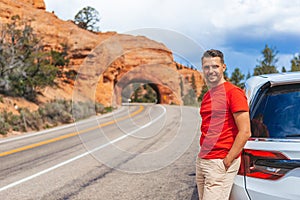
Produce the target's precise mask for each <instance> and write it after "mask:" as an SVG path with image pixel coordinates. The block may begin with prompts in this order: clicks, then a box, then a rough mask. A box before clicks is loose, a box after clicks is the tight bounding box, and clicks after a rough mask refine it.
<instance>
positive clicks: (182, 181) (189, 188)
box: [0, 105, 200, 200]
mask: <svg viewBox="0 0 300 200" xmlns="http://www.w3.org/2000/svg"><path fill="white" fill-rule="evenodd" d="M198 110H199V109H197V108H192V107H180V106H166V105H129V106H123V107H121V108H120V109H119V110H117V111H114V112H113V113H110V114H106V115H103V116H97V117H92V118H90V119H86V120H83V121H80V122H77V123H74V124H70V125H66V126H62V127H58V128H54V129H51V130H50V129H49V130H46V131H42V132H38V133H31V134H26V135H23V136H20V137H14V138H8V139H1V140H0V163H1V164H0V199H1V200H6V199H9V200H11V199H22V200H24V199H47V200H48V199H50V200H51V199H100V200H102V199H103V200H115V199H116V200H118V199H122V200H132V199H138V200H141V199H150V200H152V199H159V200H165V199H166V200H170V199H178V200H185V199H189V200H190V199H197V194H196V186H195V181H194V179H195V164H194V163H195V158H196V154H197V151H198V137H199V125H200V118H199V114H198Z"/></svg>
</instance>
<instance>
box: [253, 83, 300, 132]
mask: <svg viewBox="0 0 300 200" xmlns="http://www.w3.org/2000/svg"><path fill="white" fill-rule="evenodd" d="M254 106H255V109H254V110H253V111H254V115H252V119H251V130H252V136H253V137H267V138H300V84H293V85H284V86H276V87H272V88H269V89H268V90H267V91H266V92H265V93H263V94H262V95H261V97H260V98H259V99H258V101H256V105H254Z"/></svg>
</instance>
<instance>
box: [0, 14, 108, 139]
mask: <svg viewBox="0 0 300 200" xmlns="http://www.w3.org/2000/svg"><path fill="white" fill-rule="evenodd" d="M0 34H1V38H0V94H2V95H1V99H0V101H1V102H3V96H10V97H21V98H24V99H26V100H28V101H31V102H34V103H36V104H38V105H39V109H38V110H37V111H35V112H31V111H30V110H29V109H28V108H22V107H21V108H18V114H13V113H12V112H7V111H4V112H2V113H0V134H1V135H6V134H7V133H9V132H11V131H17V132H27V131H36V130H42V129H46V128H50V127H54V126H57V125H60V124H66V123H70V122H73V121H74V120H75V119H76V120H79V119H84V118H87V117H89V116H92V115H95V114H99V113H100V114H103V113H106V112H110V111H112V108H111V107H108V108H106V107H104V106H103V105H102V104H99V103H93V102H72V101H69V100H54V101H51V102H48V103H46V104H40V102H38V99H37V96H38V95H39V94H41V92H40V91H41V89H43V88H45V87H47V86H55V85H56V81H55V80H56V78H59V79H61V80H63V81H64V82H69V83H70V82H71V81H74V80H75V78H76V76H77V73H76V71H74V70H68V69H67V68H66V67H67V66H68V64H69V58H68V45H67V44H61V48H60V49H61V50H60V51H57V50H54V49H51V50H50V51H49V50H48V51H47V50H45V46H43V44H42V42H41V39H40V38H38V37H37V36H36V35H35V34H34V33H33V29H32V27H31V26H30V22H28V21H24V20H22V19H21V18H20V17H19V16H13V17H12V18H11V22H10V23H7V24H4V25H2V26H1V27H0Z"/></svg>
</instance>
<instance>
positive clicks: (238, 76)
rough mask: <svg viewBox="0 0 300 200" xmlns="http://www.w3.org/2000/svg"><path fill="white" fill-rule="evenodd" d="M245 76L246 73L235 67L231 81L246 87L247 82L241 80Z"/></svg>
mask: <svg viewBox="0 0 300 200" xmlns="http://www.w3.org/2000/svg"><path fill="white" fill-rule="evenodd" d="M244 78H245V75H244V74H242V72H241V71H240V69H239V68H235V69H234V72H232V74H231V78H230V82H232V83H233V84H234V85H236V86H238V87H240V88H244V85H245V83H243V82H241V81H242V80H243V79H244Z"/></svg>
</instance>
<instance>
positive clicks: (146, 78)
mask: <svg viewBox="0 0 300 200" xmlns="http://www.w3.org/2000/svg"><path fill="white" fill-rule="evenodd" d="M14 15H19V16H20V17H21V19H24V20H28V21H30V23H31V26H32V27H33V29H34V32H35V33H36V34H37V35H38V36H39V37H41V38H42V42H43V43H44V45H45V46H46V48H47V49H55V50H60V48H61V44H67V46H68V47H69V58H70V65H69V69H74V70H76V71H78V72H79V76H78V80H76V82H75V85H74V86H73V85H66V84H64V85H62V83H61V82H59V83H60V84H61V85H60V86H61V87H60V88H58V89H56V95H55V97H53V93H55V92H53V88H46V89H45V90H44V97H46V98H59V97H63V98H68V97H69V98H72V97H73V99H74V97H75V100H76V99H78V100H81V99H84V98H90V99H94V100H96V101H98V102H101V103H103V104H104V105H106V106H108V105H112V104H116V105H118V104H120V103H121V101H122V96H121V93H122V89H123V88H124V87H126V85H128V84H131V83H134V82H144V83H151V84H152V85H153V87H155V90H156V91H157V92H158V93H159V97H160V99H159V100H160V102H161V103H175V104H181V103H182V100H181V94H182V92H181V87H180V80H181V77H182V76H183V77H184V80H186V79H188V80H189V81H186V82H185V85H186V86H187V87H190V84H191V81H190V80H191V78H190V77H191V76H192V75H191V74H195V75H194V76H195V78H196V85H197V93H198V94H200V92H201V87H202V84H203V81H202V78H201V75H200V73H199V72H197V71H195V70H191V69H188V68H184V69H181V70H178V69H177V68H176V63H175V62H174V60H173V56H172V52H171V51H170V50H169V49H167V48H166V46H165V45H163V44H161V43H158V42H155V41H153V40H150V39H148V38H146V37H142V36H131V35H122V34H117V33H116V32H107V33H92V32H89V31H86V30H83V29H80V28H78V27H77V26H76V25H75V24H74V23H73V22H72V21H63V20H60V19H59V18H57V16H55V14H54V13H49V12H46V11H45V3H44V1H43V0H23V1H14V0H2V1H1V2H0V22H1V23H6V22H8V21H9V19H10V18H11V16H14ZM186 77H188V78H186ZM73 87H74V88H73ZM66 88H73V94H70V89H66ZM47 91H48V92H47ZM49 91H52V92H49Z"/></svg>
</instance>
